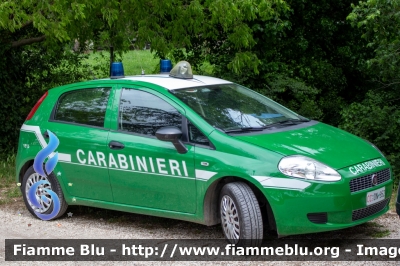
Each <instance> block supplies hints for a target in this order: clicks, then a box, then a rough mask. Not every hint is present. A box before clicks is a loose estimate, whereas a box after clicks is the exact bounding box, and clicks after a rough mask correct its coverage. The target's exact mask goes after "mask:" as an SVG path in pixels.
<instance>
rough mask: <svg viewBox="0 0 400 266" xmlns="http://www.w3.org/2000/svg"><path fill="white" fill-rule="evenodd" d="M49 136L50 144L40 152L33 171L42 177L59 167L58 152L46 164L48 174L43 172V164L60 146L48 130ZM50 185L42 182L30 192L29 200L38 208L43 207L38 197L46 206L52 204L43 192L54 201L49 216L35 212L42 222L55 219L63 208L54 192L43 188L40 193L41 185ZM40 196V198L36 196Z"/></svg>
mask: <svg viewBox="0 0 400 266" xmlns="http://www.w3.org/2000/svg"><path fill="white" fill-rule="evenodd" d="M47 132H48V134H49V143H48V144H47V146H46V147H44V148H43V149H42V150H41V151H39V152H38V154H37V155H36V157H35V160H34V162H33V169H34V170H35V172H36V173H38V174H39V175H41V176H44V177H46V176H47V175H49V174H51V172H53V170H54V168H55V167H56V165H57V162H58V152H56V153H55V155H54V156H53V157H51V158H49V159H48V160H47V162H46V164H45V169H46V172H45V171H44V170H43V163H44V161H45V160H46V158H47V157H48V156H49V155H50V154H51V153H52V152H53V151H55V149H57V147H58V144H59V143H60V141H59V140H58V138H57V137H56V135H54V134H53V133H52V132H51V131H50V130H47ZM45 184H48V185H50V183H49V181H47V180H41V181H38V182H36V183H34V184H33V185H32V187H30V189H29V191H28V195H27V196H28V198H29V201H30V202H31V203H32V205H34V206H35V207H37V208H42V207H43V206H42V205H41V204H40V202H39V201H38V197H39V198H40V200H41V201H43V202H45V203H46V204H49V203H50V200H49V199H48V198H47V197H46V196H44V195H43V192H46V193H48V194H49V195H50V197H51V199H52V201H53V210H52V211H51V213H49V214H43V213H38V212H36V211H35V214H36V216H37V217H39V218H40V219H42V220H45V221H48V220H51V219H53V218H54V217H56V216H57V215H58V213H59V212H60V209H61V206H60V199H59V198H58V196H57V194H56V193H55V192H54V191H52V190H51V189H49V188H44V187H42V188H41V189H42V191H41V192H39V191H38V190H39V186H40V185H45ZM36 195H38V197H37V196H36Z"/></svg>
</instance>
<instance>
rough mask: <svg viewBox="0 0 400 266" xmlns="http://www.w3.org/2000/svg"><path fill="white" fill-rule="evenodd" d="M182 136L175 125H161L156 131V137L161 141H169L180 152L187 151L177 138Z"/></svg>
mask: <svg viewBox="0 0 400 266" xmlns="http://www.w3.org/2000/svg"><path fill="white" fill-rule="evenodd" d="M181 136H182V131H181V130H180V129H179V128H177V127H162V128H160V129H159V130H157V132H156V137H157V139H159V140H162V141H170V142H172V144H174V146H175V148H176V150H177V151H178V152H179V153H181V154H184V153H187V151H188V150H187V148H186V146H185V145H184V144H183V143H182V141H181V140H180V139H179V138H180V137H181Z"/></svg>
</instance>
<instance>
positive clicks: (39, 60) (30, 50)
mask: <svg viewBox="0 0 400 266" xmlns="http://www.w3.org/2000/svg"><path fill="white" fill-rule="evenodd" d="M83 56H84V55H82V54H79V53H73V52H72V51H71V50H70V47H68V46H65V45H59V46H57V47H51V49H50V47H46V46H42V45H41V44H34V45H29V46H23V47H19V48H11V46H7V45H2V46H0V90H1V98H2V99H3V100H2V103H1V107H2V108H0V124H1V125H2V126H1V127H0V135H1V136H2V138H1V139H0V154H7V153H9V152H10V151H12V150H14V151H15V150H16V148H17V142H18V136H19V129H20V128H21V125H22V124H23V122H24V120H25V118H26V116H27V115H28V113H29V111H30V110H31V109H32V107H33V106H34V105H35V103H36V102H37V100H38V99H39V98H40V97H41V96H42V95H43V94H44V92H45V91H47V90H48V89H50V88H53V87H55V86H59V85H62V84H66V83H72V82H77V81H82V80H86V79H88V78H91V77H92V75H91V69H90V68H88V67H87V66H85V65H82V63H81V62H82V60H81V59H82V57H83Z"/></svg>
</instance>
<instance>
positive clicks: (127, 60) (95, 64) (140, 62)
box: [84, 50, 160, 78]
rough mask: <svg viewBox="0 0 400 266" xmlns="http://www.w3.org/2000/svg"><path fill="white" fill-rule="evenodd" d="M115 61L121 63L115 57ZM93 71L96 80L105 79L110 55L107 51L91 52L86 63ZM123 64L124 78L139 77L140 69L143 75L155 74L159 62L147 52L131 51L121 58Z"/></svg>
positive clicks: (119, 59) (157, 70)
mask: <svg viewBox="0 0 400 266" xmlns="http://www.w3.org/2000/svg"><path fill="white" fill-rule="evenodd" d="M115 61H121V58H120V57H119V56H116V60H115ZM84 63H87V64H88V65H89V66H90V67H91V68H92V70H93V73H94V75H95V76H96V78H105V77H108V74H109V66H110V53H109V52H107V51H97V52H91V53H90V54H89V58H88V59H87V60H86V62H84ZM122 63H123V64H124V71H125V76H130V75H140V74H141V73H142V68H143V70H144V71H145V74H156V73H158V72H159V63H160V60H159V59H157V58H154V54H152V53H151V52H150V51H149V50H132V51H129V52H127V53H125V54H123V56H122Z"/></svg>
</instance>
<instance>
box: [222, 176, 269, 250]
mask: <svg viewBox="0 0 400 266" xmlns="http://www.w3.org/2000/svg"><path fill="white" fill-rule="evenodd" d="M219 198H220V201H219V202H220V214H221V225H222V231H223V233H224V235H225V238H226V239H227V240H228V241H229V242H230V243H232V244H236V245H237V246H243V247H245V246H260V245H261V242H262V239H263V220H262V215H261V210H260V206H259V204H258V201H257V198H256V196H255V195H254V193H253V191H252V190H251V188H250V187H249V186H248V185H247V184H245V183H243V182H234V183H228V184H226V185H225V186H224V187H223V188H222V190H221V193H220V197H219Z"/></svg>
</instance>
